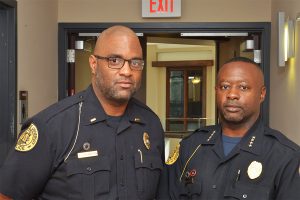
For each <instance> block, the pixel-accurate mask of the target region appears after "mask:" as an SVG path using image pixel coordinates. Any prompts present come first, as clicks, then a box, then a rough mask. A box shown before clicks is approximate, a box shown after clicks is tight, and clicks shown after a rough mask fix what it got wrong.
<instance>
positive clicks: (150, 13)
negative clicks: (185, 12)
mask: <svg viewBox="0 0 300 200" xmlns="http://www.w3.org/2000/svg"><path fill="white" fill-rule="evenodd" d="M142 17H145V18H148V17H150V18H151V17H156V18H158V17H181V0H142Z"/></svg>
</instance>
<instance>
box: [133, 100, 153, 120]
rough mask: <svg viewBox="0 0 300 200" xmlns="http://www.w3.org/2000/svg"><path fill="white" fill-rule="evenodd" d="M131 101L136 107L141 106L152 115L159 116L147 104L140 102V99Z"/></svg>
mask: <svg viewBox="0 0 300 200" xmlns="http://www.w3.org/2000/svg"><path fill="white" fill-rule="evenodd" d="M131 101H132V102H133V103H134V104H135V105H136V106H139V107H141V108H143V109H146V110H148V111H150V112H151V113H153V114H154V115H156V116H157V114H156V113H155V112H154V111H153V110H152V109H151V108H149V107H148V106H147V105H146V104H144V103H142V102H141V101H139V100H138V99H136V98H131Z"/></svg>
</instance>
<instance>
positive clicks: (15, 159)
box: [0, 86, 164, 200]
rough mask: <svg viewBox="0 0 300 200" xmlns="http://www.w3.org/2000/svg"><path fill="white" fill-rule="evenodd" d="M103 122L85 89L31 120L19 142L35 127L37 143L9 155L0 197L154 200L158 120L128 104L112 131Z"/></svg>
mask: <svg viewBox="0 0 300 200" xmlns="http://www.w3.org/2000/svg"><path fill="white" fill-rule="evenodd" d="M107 119H108V116H107V115H106V114H105V112H104V110H103V108H102V106H101V104H100V103H99V101H98V99H97V97H96V95H95V94H94V92H93V89H92V87H91V86H90V87H89V88H88V89H87V90H86V91H84V92H81V93H79V94H77V95H74V96H72V97H69V98H66V99H65V100H62V101H60V102H58V103H56V104H54V105H53V106H50V107H49V108H47V109H46V110H44V111H42V112H40V113H39V114H37V115H36V116H34V117H33V118H32V119H30V120H29V121H28V122H27V123H26V124H25V125H24V126H23V127H22V132H21V134H20V135H21V136H20V137H22V135H23V133H25V132H26V131H27V133H29V135H30V134H31V135H33V134H32V133H34V131H28V130H29V129H28V127H31V129H30V130H34V129H32V128H34V127H36V129H37V132H38V134H35V135H37V136H38V138H37V143H36V145H35V146H34V147H33V148H32V149H31V150H29V151H20V150H16V149H18V147H19V148H21V149H22V147H21V146H20V144H17V145H16V147H15V149H13V150H12V151H11V152H10V153H9V155H8V158H7V160H6V162H5V163H4V165H3V167H2V168H1V170H0V177H1V178H0V193H3V194H5V195H7V196H10V197H13V198H14V199H16V200H19V199H20V200H26V199H32V198H33V197H35V198H36V199H51V200H52V199H55V200H62V199H72V200H79V199H80V200H83V199H84V200H94V199H95V200H96V199H120V200H121V199H128V200H132V199H154V198H155V195H156V191H157V189H158V188H157V186H158V182H159V179H160V174H161V170H162V167H163V163H164V135H163V129H162V127H161V124H160V121H159V118H158V117H157V116H156V115H155V114H154V113H153V112H152V111H151V110H150V109H149V108H148V107H146V106H145V105H143V104H141V103H139V102H138V101H137V100H135V99H131V100H130V102H129V104H128V106H127V109H126V111H125V113H124V115H123V116H122V118H121V119H120V122H119V126H118V127H117V128H116V127H114V126H112V125H111V124H109V123H108V121H107ZM23 138H24V137H23ZM25 146H26V145H25ZM26 148H29V146H28V145H27V146H26Z"/></svg>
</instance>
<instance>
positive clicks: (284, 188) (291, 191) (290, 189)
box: [276, 151, 300, 200]
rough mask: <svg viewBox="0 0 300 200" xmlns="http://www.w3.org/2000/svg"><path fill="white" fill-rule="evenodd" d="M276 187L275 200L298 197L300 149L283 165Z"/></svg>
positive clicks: (299, 187) (295, 199)
mask: <svg viewBox="0 0 300 200" xmlns="http://www.w3.org/2000/svg"><path fill="white" fill-rule="evenodd" d="M277 188H278V192H277V195H276V200H287V199H290V200H298V199H300V151H298V152H295V154H294V156H293V157H292V158H291V159H290V161H289V162H288V163H287V165H286V166H285V168H284V170H283V173H282V175H281V176H280V181H279V185H278V187H277Z"/></svg>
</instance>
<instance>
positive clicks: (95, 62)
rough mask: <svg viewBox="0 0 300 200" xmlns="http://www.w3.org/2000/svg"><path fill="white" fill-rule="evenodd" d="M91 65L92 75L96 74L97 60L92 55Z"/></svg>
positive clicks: (90, 58)
mask: <svg viewBox="0 0 300 200" xmlns="http://www.w3.org/2000/svg"><path fill="white" fill-rule="evenodd" d="M89 63H90V68H91V73H92V74H96V69H97V59H96V58H95V56H94V55H90V57H89Z"/></svg>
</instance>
